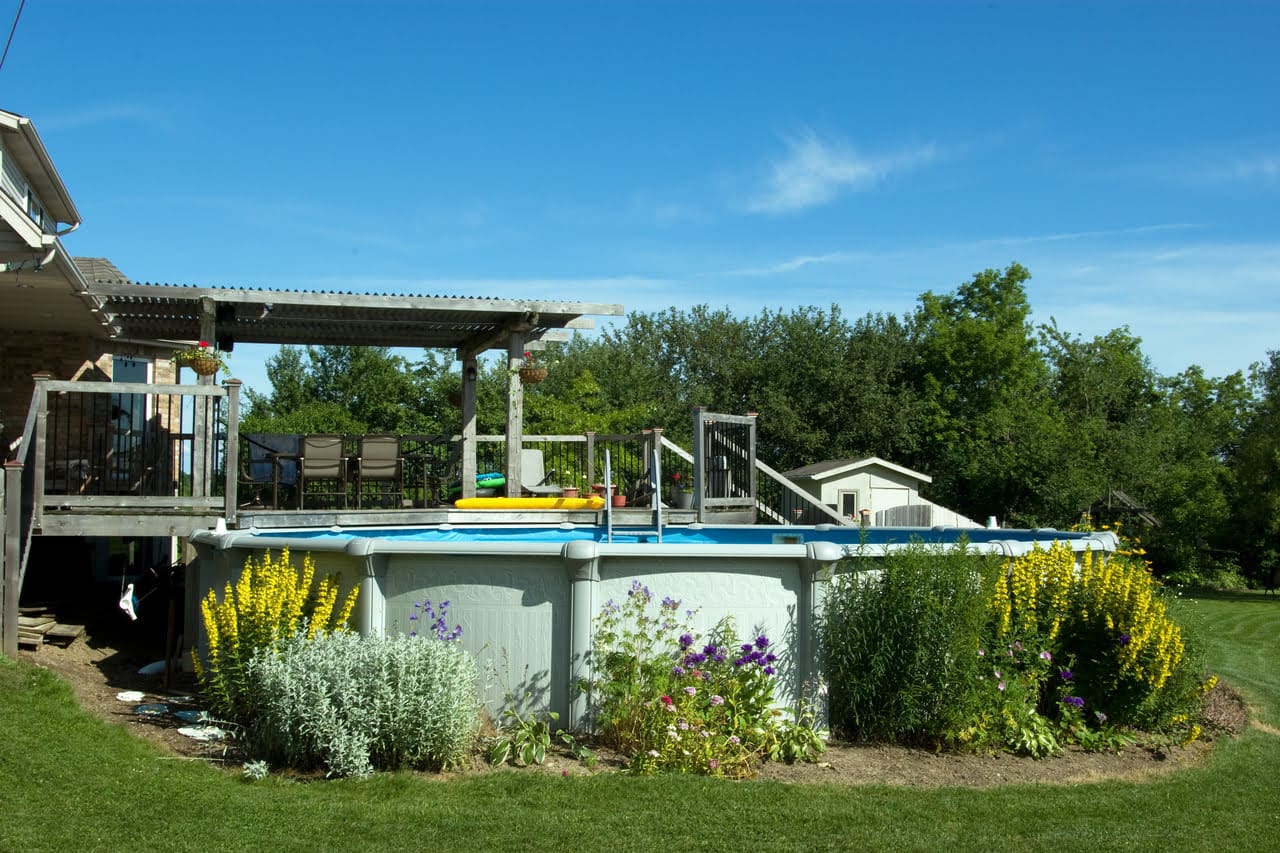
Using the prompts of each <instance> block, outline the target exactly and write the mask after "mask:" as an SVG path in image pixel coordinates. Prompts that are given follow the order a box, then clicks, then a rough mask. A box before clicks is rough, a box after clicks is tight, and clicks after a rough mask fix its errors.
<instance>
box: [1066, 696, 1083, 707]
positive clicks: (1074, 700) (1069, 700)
mask: <svg viewBox="0 0 1280 853" xmlns="http://www.w3.org/2000/svg"><path fill="white" fill-rule="evenodd" d="M1062 704H1064V705H1073V706H1075V707H1076V708H1083V707H1084V700H1083V699H1081V698H1080V697H1079V696H1064V697H1063V698H1062Z"/></svg>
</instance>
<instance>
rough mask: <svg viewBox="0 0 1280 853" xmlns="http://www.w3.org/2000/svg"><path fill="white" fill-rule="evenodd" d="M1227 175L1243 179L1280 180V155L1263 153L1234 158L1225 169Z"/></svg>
mask: <svg viewBox="0 0 1280 853" xmlns="http://www.w3.org/2000/svg"><path fill="white" fill-rule="evenodd" d="M1225 172H1226V174H1227V175H1229V176H1230V177H1232V178H1235V179H1237V180H1241V181H1255V180H1262V181H1276V180H1280V156H1276V155H1262V156H1257V157H1252V158H1248V159H1238V160H1233V161H1232V162H1231V163H1229V164H1228V165H1227V167H1226V169H1225Z"/></svg>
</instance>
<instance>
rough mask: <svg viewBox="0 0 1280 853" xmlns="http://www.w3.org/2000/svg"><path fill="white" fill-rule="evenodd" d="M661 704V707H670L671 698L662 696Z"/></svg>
mask: <svg viewBox="0 0 1280 853" xmlns="http://www.w3.org/2000/svg"><path fill="white" fill-rule="evenodd" d="M662 704H663V705H670V704H671V697H670V696H666V695H664V696H663V697H662Z"/></svg>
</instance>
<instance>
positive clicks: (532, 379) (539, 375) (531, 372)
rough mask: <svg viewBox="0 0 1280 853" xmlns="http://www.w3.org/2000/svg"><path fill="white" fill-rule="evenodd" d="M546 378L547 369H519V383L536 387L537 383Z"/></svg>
mask: <svg viewBox="0 0 1280 853" xmlns="http://www.w3.org/2000/svg"><path fill="white" fill-rule="evenodd" d="M546 378H547V369H546V368H545V367H522V368H520V381H521V382H523V383H524V384H525V385H537V384H538V383H539V382H541V381H542V380H544V379H546Z"/></svg>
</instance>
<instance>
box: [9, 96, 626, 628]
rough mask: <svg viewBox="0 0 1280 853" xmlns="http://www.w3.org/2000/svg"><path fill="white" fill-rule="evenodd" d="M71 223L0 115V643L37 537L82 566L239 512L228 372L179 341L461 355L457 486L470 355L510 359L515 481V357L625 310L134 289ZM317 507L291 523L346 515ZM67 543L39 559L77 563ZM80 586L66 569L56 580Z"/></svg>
mask: <svg viewBox="0 0 1280 853" xmlns="http://www.w3.org/2000/svg"><path fill="white" fill-rule="evenodd" d="M80 224H81V217H80V213H79V211H78V210H77V209H76V206H75V204H74V203H73V202H72V200H71V195H70V193H69V192H68V190H67V187H66V185H65V184H64V183H63V181H62V178H61V177H60V176H59V174H58V172H57V169H56V168H55V167H54V165H53V162H52V160H51V158H50V156H49V153H48V152H47V150H46V149H45V146H44V144H43V142H42V141H41V139H40V137H39V135H38V134H37V132H36V130H35V127H34V125H33V124H32V122H31V120H30V119H28V118H26V117H23V116H19V115H16V114H13V113H9V112H4V111H0V294H3V308H4V310H3V311H0V448H3V455H4V459H5V471H4V476H3V478H0V505H3V507H4V515H3V550H2V556H3V560H2V562H3V567H4V572H3V587H2V588H0V602H3V605H2V609H0V633H2V634H3V651H4V652H5V653H12V652H13V651H14V649H15V648H16V636H15V634H14V631H13V628H14V625H15V624H16V621H17V613H18V597H19V595H20V593H21V591H22V589H23V581H24V577H25V575H26V569H27V566H28V563H29V562H31V555H32V553H33V545H34V544H35V543H36V542H37V541H44V540H49V539H55V538H56V539H64V540H77V541H83V542H85V543H86V546H85V547H87V548H90V549H91V550H94V551H96V552H97V553H98V556H99V557H100V558H103V559H95V560H94V561H95V562H98V563H102V562H104V560H107V561H110V560H115V561H116V562H119V559H118V556H119V554H120V553H121V551H122V549H120V548H114V549H113V548H112V547H111V542H112V540H118V539H120V538H122V537H125V536H127V537H129V538H130V539H137V540H148V541H150V540H168V541H170V542H172V541H173V540H174V539H176V538H178V537H185V536H186V535H188V534H189V533H190V532H191V531H192V530H193V529H200V528H209V527H214V526H216V525H219V524H225V525H227V526H234V525H235V524H236V523H237V510H238V504H237V498H236V490H237V473H238V472H237V466H236V465H235V464H234V461H235V460H238V459H239V458H240V456H239V453H238V443H239V434H238V412H239V408H238V407H239V389H240V383H239V382H238V381H236V380H234V379H230V380H226V381H224V382H223V383H222V384H221V385H219V384H215V382H214V377H212V376H209V377H200V378H199V379H197V381H196V383H195V384H189V383H188V384H181V383H180V382H179V380H180V379H181V376H180V374H181V370H180V369H178V368H177V367H176V366H175V364H174V361H173V357H172V356H173V353H174V351H175V349H177V348H179V347H181V346H184V345H188V344H190V343H192V342H195V341H198V340H207V341H217V342H218V344H219V346H220V347H221V348H222V349H225V350H230V349H231V348H232V347H233V346H234V344H235V342H236V341H240V342H244V343H275V344H312V345H326V344H332V345H349V346H397V347H427V348H441V349H446V348H447V349H452V350H454V352H455V353H456V354H457V358H458V360H459V361H460V362H461V363H462V410H461V416H460V420H461V424H460V430H459V434H460V436H461V438H460V439H459V440H457V441H455V444H457V445H458V446H460V447H461V451H460V456H461V476H462V483H463V490H464V494H466V493H467V492H468V491H474V481H475V477H474V475H475V473H476V447H477V441H476V440H475V429H476V422H475V392H476V382H475V380H476V377H477V367H476V366H477V359H478V358H479V357H480V356H481V355H483V354H484V353H486V352H488V351H492V350H499V351H502V352H505V353H506V355H507V358H508V363H509V365H510V366H511V368H512V370H511V376H512V379H511V381H510V387H509V389H508V419H507V430H506V435H505V437H504V438H505V449H504V453H505V455H506V465H505V470H506V472H507V476H508V478H509V480H511V481H512V482H514V483H517V484H518V483H520V482H521V479H520V476H519V474H520V464H521V461H520V460H521V455H520V454H521V448H522V443H523V422H522V408H523V406H522V392H521V384H520V380H519V379H518V378H516V377H517V371H516V369H515V368H517V367H519V366H520V364H521V363H522V359H523V355H524V351H525V349H526V348H529V349H534V348H537V347H538V346H540V345H541V344H540V342H541V341H547V340H567V339H568V336H569V330H571V329H584V328H590V327H591V325H592V321H591V320H590V319H588V317H589V316H590V315H593V314H602V315H614V316H616V315H621V314H622V313H623V309H622V306H621V305H616V304H596V303H577V302H560V301H544V300H507V299H488V298H482V297H470V296H466V297H458V296H404V295H364V294H350V293H342V294H338V293H320V292H306V291H273V290H249V289H238V288H218V287H179V286H172V285H144V284H137V283H135V282H132V281H130V280H129V279H128V278H127V277H126V276H125V275H124V274H123V273H121V271H120V270H118V269H116V268H115V266H114V265H112V264H111V263H110V262H109V261H107V260H105V259H101V258H87V259H86V258H80V259H76V258H73V257H72V256H71V254H70V253H69V252H68V251H67V250H66V249H65V247H64V246H63V244H62V239H63V238H64V237H66V236H68V235H70V234H72V233H73V232H74V231H76V230H77V229H78V228H79V227H80ZM228 461H232V463H233V464H227V463H228ZM312 515H313V517H311V518H308V519H303V520H297V519H295V523H303V524H310V523H315V524H324V523H328V524H335V523H343V519H342V518H340V517H338V516H336V515H334V516H331V517H326V518H324V519H320V518H318V517H314V513H313V514H312ZM363 520H365V521H370V520H371V519H370V518H369V517H368V516H366V517H365V518H364V519H363ZM345 523H348V524H349V523H353V521H352V520H351V518H346V519H345ZM47 544H50V545H52V544H53V543H51V542H49V543H47ZM116 544H118V543H116ZM35 550H36V551H37V552H38V550H39V549H35ZM140 550H141V551H144V552H146V553H150V554H151V557H150V559H147V558H146V557H143V558H142V559H143V560H144V561H146V562H152V564H153V565H155V564H157V563H159V564H162V565H163V566H164V567H165V568H168V566H169V565H170V559H171V558H172V553H171V552H167V553H169V555H170V556H168V557H166V556H164V555H162V554H161V553H160V552H159V550H154V551H153V549H152V548H151V546H150V544H148V545H146V547H144V548H143V549H138V548H129V549H123V552H124V553H125V554H126V555H133V556H136V555H137V554H138V552H139V551H140ZM80 554H81V551H79V550H78V551H77V558H76V559H74V560H72V559H59V558H54V559H46V560H38V561H36V562H39V563H41V564H42V565H48V564H55V565H74V566H76V567H79V566H80V565H82V564H83V563H84V562H85V561H84V560H81V559H79V555H80ZM132 558H133V557H125V558H123V559H125V560H132ZM131 568H137V567H136V566H133V567H131ZM120 573H121V571H120V570H115V571H113V574H120ZM77 582H78V579H77V580H75V581H72V579H71V578H70V577H67V578H65V579H63V580H62V586H63V588H69V587H70V586H73V585H74V584H75V583H77ZM117 594H118V593H117Z"/></svg>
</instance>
